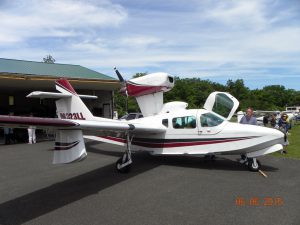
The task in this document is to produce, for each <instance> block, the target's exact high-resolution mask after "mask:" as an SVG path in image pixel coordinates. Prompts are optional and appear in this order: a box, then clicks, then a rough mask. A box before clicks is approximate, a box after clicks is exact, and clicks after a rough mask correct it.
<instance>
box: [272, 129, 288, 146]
mask: <svg viewBox="0 0 300 225" xmlns="http://www.w3.org/2000/svg"><path fill="white" fill-rule="evenodd" d="M270 132H271V135H272V136H273V137H274V139H279V140H280V141H282V143H283V142H284V140H285V137H286V134H284V133H283V132H281V131H280V130H277V129H272V130H271V131H270Z"/></svg>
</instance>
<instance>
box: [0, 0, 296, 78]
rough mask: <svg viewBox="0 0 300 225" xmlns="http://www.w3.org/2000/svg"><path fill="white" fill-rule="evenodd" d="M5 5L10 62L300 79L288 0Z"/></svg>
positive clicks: (2, 26)
mask: <svg viewBox="0 0 300 225" xmlns="http://www.w3.org/2000/svg"><path fill="white" fill-rule="evenodd" d="M7 2H8V3H7V5H6V6H5V7H2V8H0V17H1V18H5V19H4V20H2V19H1V20H0V57H4V58H17V59H28V60H37V61H40V60H41V59H42V57H44V56H45V55H46V54H51V55H52V56H53V57H54V58H55V59H56V60H57V61H56V62H57V63H60V62H61V63H71V64H80V65H82V66H86V67H89V68H91V69H96V70H98V71H99V72H104V73H107V74H113V70H112V68H113V67H114V66H119V67H120V69H123V70H124V71H127V73H128V74H129V75H131V74H133V73H135V72H141V71H142V72H144V71H148V72H156V71H166V72H170V73H173V74H175V75H185V76H191V75H193V76H195V75H201V76H202V75H205V76H224V77H225V76H226V75H228V74H231V75H232V76H237V77H239V76H241V77H242V76H244V77H245V78H249V77H250V76H251V77H254V76H255V75H256V74H265V75H268V74H272V73H275V74H278V75H280V74H293V75H294V76H297V74H300V65H299V61H300V45H299V44H298V42H299V39H300V22H299V21H300V20H299V19H300V18H299V15H298V11H297V10H295V9H294V8H295V5H293V4H291V5H289V4H286V3H285V1H284V0H252V1H247V0H239V1H235V0H229V1H221V0H207V1H196V0H191V1H189V2H188V4H187V3H186V2H182V1H172V2H171V3H169V2H168V3H162V2H161V1H157V0H153V1H146V2H140V1H138V0H137V1H134V2H133V3H131V1H130V3H129V2H128V1H122V0H114V1H108V0H107V1H96V0H94V1H92V0H89V1H83V0H82V1H79V0H60V1H59V0H48V1H37V0H28V1H25V0H23V1H21V0H19V1H7ZM116 2H117V3H116ZM35 57H36V58H35ZM245 74H246V75H245ZM299 77H300V75H299Z"/></svg>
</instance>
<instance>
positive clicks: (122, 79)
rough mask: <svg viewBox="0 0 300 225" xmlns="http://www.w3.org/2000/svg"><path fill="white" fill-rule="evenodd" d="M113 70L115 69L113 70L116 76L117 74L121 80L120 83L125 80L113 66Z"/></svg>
mask: <svg viewBox="0 0 300 225" xmlns="http://www.w3.org/2000/svg"><path fill="white" fill-rule="evenodd" d="M114 70H115V72H116V74H117V76H118V78H119V81H120V82H122V83H124V82H125V80H124V78H123V77H122V75H121V73H120V72H119V70H117V68H116V67H115V68H114Z"/></svg>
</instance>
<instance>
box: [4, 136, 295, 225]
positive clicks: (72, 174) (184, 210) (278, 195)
mask: <svg viewBox="0 0 300 225" xmlns="http://www.w3.org/2000/svg"><path fill="white" fill-rule="evenodd" d="M53 144H54V143H53V142H50V141H48V142H41V143H37V144H34V145H29V144H16V145H8V146H5V145H0V154H1V157H0V224H2V225H14V224H43V225H47V224H51V225H53V224H60V225H62V224H72V225H75V224H80V225H85V224H87V225H93V224H105V225H110V224H122V225H126V224H128V225H129V224H130V225H135V224H136V225H142V224H145V225H151V224H159V225H162V224H170V225H176V224H180V225H184V224H226V225H227V224H230V225H234V224H264V225H265V224H272V225H277V224H278V225H279V224H280V225H282V224H285V225H294V224H295V225H299V224H300V214H299V212H300V205H299V204H300V173H299V169H300V160H293V159H285V158H278V157H273V156H266V157H263V158H261V159H260V161H261V163H262V165H263V167H262V170H263V171H264V172H265V173H266V174H267V175H268V177H267V178H265V177H263V176H262V175H261V174H259V173H257V172H250V171H248V170H247V168H246V167H244V166H243V165H241V164H239V163H238V162H237V161H236V157H227V156H226V157H223V156H221V157H218V158H217V159H216V160H215V161H214V162H211V161H206V160H204V159H203V158H198V157H178V156H176V157H165V156H164V157H161V156H159V157H158V156H151V155H148V154H146V153H143V152H139V153H135V154H134V156H133V160H134V164H133V167H132V169H131V172H130V173H128V174H119V173H117V172H116V170H115V162H116V161H117V159H118V158H119V157H120V156H121V155H122V153H121V151H120V150H119V149H116V148H107V145H105V144H103V143H96V142H88V143H87V150H88V157H87V158H86V159H85V160H84V161H82V162H79V163H73V164H65V165H52V164H51V161H52V152H51V149H52V148H53Z"/></svg>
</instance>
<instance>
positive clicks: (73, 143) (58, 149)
mask: <svg viewBox="0 0 300 225" xmlns="http://www.w3.org/2000/svg"><path fill="white" fill-rule="evenodd" d="M57 144H58V146H55V147H54V150H55V151H60V150H69V149H71V148H73V147H75V146H76V145H78V144H79V141H76V142H72V143H70V146H60V143H57ZM62 144H64V145H66V144H67V143H62Z"/></svg>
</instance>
